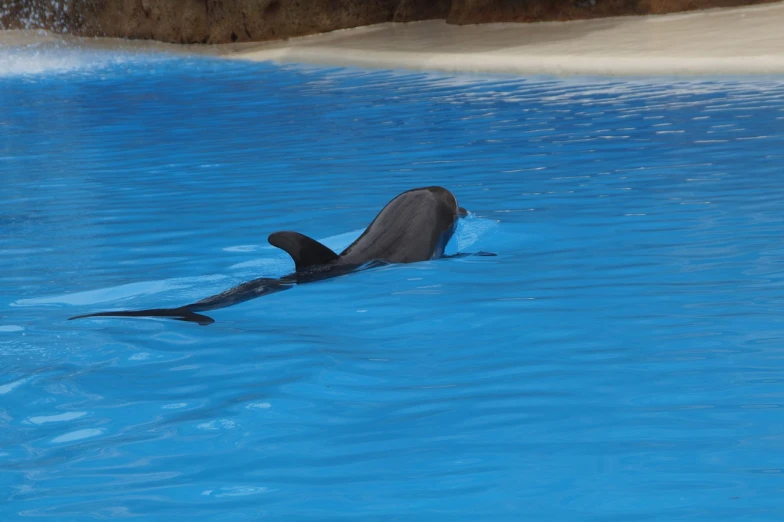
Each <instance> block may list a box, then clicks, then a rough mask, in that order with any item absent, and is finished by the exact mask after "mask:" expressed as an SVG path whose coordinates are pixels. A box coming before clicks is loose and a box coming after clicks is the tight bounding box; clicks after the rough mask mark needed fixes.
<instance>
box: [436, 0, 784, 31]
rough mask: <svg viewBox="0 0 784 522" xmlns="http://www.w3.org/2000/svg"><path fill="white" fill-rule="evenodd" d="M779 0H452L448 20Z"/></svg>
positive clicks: (592, 14) (579, 15) (552, 17)
mask: <svg viewBox="0 0 784 522" xmlns="http://www.w3.org/2000/svg"><path fill="white" fill-rule="evenodd" d="M773 1H777V0H452V8H451V9H450V11H449V15H448V16H447V19H446V20H447V22H448V23H452V24H461V25H462V24H481V23H491V22H544V21H556V20H560V21H564V20H577V19H585V18H599V17H607V16H623V15H643V14H663V13H673V12H677V11H688V10H692V9H706V8H710V7H733V6H740V5H750V4H761V3H769V2H773Z"/></svg>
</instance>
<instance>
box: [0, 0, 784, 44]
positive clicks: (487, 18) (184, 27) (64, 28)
mask: <svg viewBox="0 0 784 522" xmlns="http://www.w3.org/2000/svg"><path fill="white" fill-rule="evenodd" d="M771 1H776V0H60V1H58V2H52V1H51V0H5V1H4V2H2V3H0V28H14V29H15V28H45V29H50V30H54V31H59V32H69V33H73V34H79V35H84V36H114V37H122V38H144V39H155V40H160V41H164V42H177V43H226V42H236V41H240V42H242V41H261V40H271V39H280V38H287V37H290V36H301V35H306V34H314V33H321V32H326V31H333V30H335V29H344V28H349V27H357V26H361V25H369V24H376V23H381V22H391V21H395V22H409V21H414V20H426V19H431V18H446V19H447V21H448V22H449V23H454V24H477V23H486V22H536V21H546V20H572V19H579V18H596V17H603V16H618V15H634V14H649V13H650V14H658V13H669V12H673V11H685V10H689V9H700V8H707V7H728V6H737V5H745V4H757V3H764V2H771Z"/></svg>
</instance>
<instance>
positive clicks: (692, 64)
mask: <svg viewBox="0 0 784 522" xmlns="http://www.w3.org/2000/svg"><path fill="white" fill-rule="evenodd" d="M64 40H65V41H67V42H70V43H75V44H77V45H78V46H79V48H86V49H104V50H105V49H109V50H118V51H132V50H136V51H139V50H141V51H148V52H149V51H152V52H156V51H162V52H169V53H177V54H180V53H182V54H201V55H211V56H221V57H224V58H230V59H240V60H253V61H275V62H280V63H309V64H322V65H337V66H341V65H348V66H358V67H370V68H384V69H413V70H435V71H447V72H478V73H505V74H554V75H598V76H622V75H626V76H628V75H665V76H666V75H704V74H711V75H726V74H734V75H747V74H784V2H779V3H775V4H765V5H758V6H751V7H742V8H732V9H712V10H707V11H698V12H690V13H681V14H670V15H658V16H640V17H617V18H604V19H597V20H581V21H573V22H544V23H535V24H486V25H473V26H455V25H447V24H446V23H445V22H443V21H439V20H433V21H426V22H413V23H407V24H380V25H373V26H367V27H361V28H357V29H347V30H342V31H335V32H331V33H325V34H320V35H315V36H306V37H301V38H292V39H289V40H285V41H277V42H267V43H248V44H225V45H176V44H164V43H158V42H149V41H130V40H120V39H113V38H76V37H63V36H60V35H51V34H47V33H43V32H41V31H0V52H2V50H3V47H6V48H7V47H9V46H11V47H13V46H19V45H23V46H24V45H30V44H44V45H47V44H55V43H56V42H57V41H60V42H62V41H64ZM2 64H3V60H0V66H2Z"/></svg>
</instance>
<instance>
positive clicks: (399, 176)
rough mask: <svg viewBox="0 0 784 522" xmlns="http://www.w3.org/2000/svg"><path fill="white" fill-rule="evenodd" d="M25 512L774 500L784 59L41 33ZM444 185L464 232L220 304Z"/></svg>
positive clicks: (215, 515) (646, 510)
mask: <svg viewBox="0 0 784 522" xmlns="http://www.w3.org/2000/svg"><path fill="white" fill-rule="evenodd" d="M4 65H5V69H2V68H0V70H4V71H5V72H4V73H3V75H2V76H0V171H1V172H2V180H3V183H2V185H0V201H2V202H3V206H2V209H0V231H2V234H0V266H1V267H2V272H1V274H2V275H0V296H1V297H2V299H0V363H1V364H2V368H3V371H2V374H1V375H0V491H2V492H3V493H2V498H3V500H4V502H2V503H0V515H2V518H3V520H9V519H14V518H16V517H21V516H38V517H49V518H52V519H56V520H77V519H80V520H81V519H83V518H85V517H88V516H89V517H92V518H109V517H118V518H119V517H132V516H143V517H146V518H147V519H150V520H172V519H185V520H191V519H198V520H209V521H213V520H215V521H217V520H257V519H261V518H263V517H269V518H272V519H274V520H428V521H430V520H450V521H452V520H491V519H495V520H556V519H560V520H578V519H591V520H642V519H666V520H687V519H688V520H697V519H704V520H716V519H721V520H730V519H735V520H740V519H742V520H774V519H777V518H779V517H780V514H781V511H782V509H783V508H784V501H782V499H783V498H784V495H783V493H784V482H783V480H784V472H783V471H782V470H784V457H782V451H781V450H782V447H783V445H784V436H782V428H783V427H784V414H782V404H784V392H783V391H782V383H783V382H784V319H782V311H784V270H783V267H784V261H783V260H784V238H782V230H784V171H783V170H782V159H783V158H784V152H782V151H784V80H782V79H781V78H756V79H721V78H714V79H707V78H706V79H700V80H678V79H657V80H634V79H629V80H623V81H621V80H606V79H568V80H559V79H548V78H509V77H482V76H450V75H442V74H422V73H417V74H414V73H407V72H393V71H361V70H355V69H341V68H332V69H329V68H315V67H304V66H275V65H270V64H251V63H241V62H226V61H216V60H208V59H193V58H175V57H170V56H165V55H144V54H137V55H127V54H114V53H101V52H94V51H91V52H87V51H79V50H73V49H61V48H45V49H40V48H16V49H14V50H13V51H12V52H11V53H9V54H7V55H6V61H5V63H4ZM431 184H438V185H443V186H445V187H447V188H449V189H450V190H451V191H452V192H454V193H455V194H456V196H457V198H458V201H459V202H460V204H461V205H463V206H465V207H466V208H468V209H469V210H470V211H471V212H472V216H471V217H470V218H469V219H468V220H467V221H465V222H464V223H462V224H461V228H460V229H459V230H458V234H457V237H456V238H455V240H454V241H453V242H452V244H451V245H450V247H449V248H450V249H451V251H455V250H458V249H459V250H462V251H475V250H487V251H492V252H496V253H498V257H495V258H463V259H453V260H439V261H432V262H427V263H420V264H415V265H405V266H392V267H386V268H383V269H378V270H370V271H366V272H363V273H361V274H354V275H351V276H346V277H342V278H339V279H334V280H330V281H327V282H323V283H318V284H312V285H307V286H302V287H298V288H295V289H293V290H291V291H288V292H283V293H280V294H276V295H273V296H269V297H265V298H262V299H258V300H255V301H249V302H246V303H243V304H241V305H238V306H235V307H232V308H227V309H223V310H218V311H215V312H212V313H211V314H210V315H211V317H213V318H214V319H215V320H216V323H215V324H213V325H210V326H207V327H200V326H196V325H193V324H186V323H178V322H174V321H159V320H128V319H90V320H84V321H80V322H75V321H74V322H69V321H67V320H66V319H67V318H68V317H69V316H72V315H75V314H77V313H87V312H91V311H98V310H103V309H110V308H147V307H158V306H172V305H174V306H176V305H180V304H185V303H187V302H191V301H194V300H197V299H200V298H202V297H206V296H208V295H211V294H213V293H216V292H219V291H221V290H224V289H226V288H229V287H230V286H232V285H234V284H237V283H239V282H242V281H246V280H248V279H252V278H255V277H261V276H278V275H281V274H283V273H284V272H285V271H286V270H288V269H290V268H291V264H290V261H289V260H288V259H287V256H286V255H285V253H282V252H280V251H276V250H275V249H273V248H271V247H269V246H268V245H267V244H266V237H267V235H268V234H269V233H270V232H273V231H276V230H286V229H290V230H297V231H301V232H303V233H306V234H308V235H310V236H312V237H315V238H319V239H323V240H325V243H326V244H328V245H329V246H331V247H334V248H340V247H341V246H344V245H347V244H348V243H350V242H351V240H352V239H353V238H355V237H356V236H357V235H358V234H359V233H360V231H361V230H362V229H363V228H364V227H365V226H366V225H367V224H368V223H369V222H370V220H371V219H372V218H373V217H374V216H375V214H376V213H377V212H378V210H379V209H380V208H381V206H383V204H385V203H386V202H387V201H388V200H389V199H391V198H392V197H394V196H395V195H396V194H397V193H399V192H402V191H403V190H406V189H409V188H413V187H418V186H425V185H431Z"/></svg>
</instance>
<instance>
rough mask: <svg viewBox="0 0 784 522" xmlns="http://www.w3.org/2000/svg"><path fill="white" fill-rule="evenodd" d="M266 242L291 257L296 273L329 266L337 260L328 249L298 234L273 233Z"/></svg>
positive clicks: (336, 256) (333, 253) (335, 255)
mask: <svg viewBox="0 0 784 522" xmlns="http://www.w3.org/2000/svg"><path fill="white" fill-rule="evenodd" d="M267 240H268V241H269V243H270V245H272V246H276V247H278V248H280V249H281V250H285V251H286V252H287V253H288V255H290V256H291V259H293V260H294V265H295V266H296V267H297V272H300V271H302V270H306V269H307V268H309V267H311V266H315V265H326V264H329V263H331V262H333V261H335V260H336V259H337V258H338V255H337V254H336V253H335V252H333V251H332V250H330V249H329V248H328V247H325V246H324V245H322V244H321V243H319V242H318V241H316V240H315V239H311V238H309V237H308V236H306V235H303V234H300V233H299V232H275V233H274V234H270V237H269V238H268V239H267Z"/></svg>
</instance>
